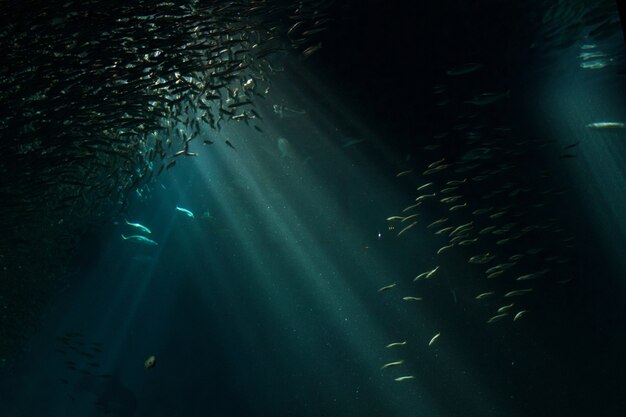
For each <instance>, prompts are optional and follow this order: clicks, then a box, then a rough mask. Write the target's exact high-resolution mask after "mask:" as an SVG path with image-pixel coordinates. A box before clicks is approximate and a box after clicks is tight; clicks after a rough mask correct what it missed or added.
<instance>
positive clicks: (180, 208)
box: [176, 206, 194, 218]
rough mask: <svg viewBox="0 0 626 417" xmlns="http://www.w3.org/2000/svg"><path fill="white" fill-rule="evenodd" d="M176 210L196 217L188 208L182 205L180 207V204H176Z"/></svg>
mask: <svg viewBox="0 0 626 417" xmlns="http://www.w3.org/2000/svg"><path fill="white" fill-rule="evenodd" d="M176 210H178V211H180V212H183V213H185V214H186V215H187V216H189V217H191V218H193V217H194V216H193V213H192V212H191V211H189V210H187V209H186V208H182V207H178V206H176Z"/></svg>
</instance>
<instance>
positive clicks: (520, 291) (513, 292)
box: [504, 288, 533, 298]
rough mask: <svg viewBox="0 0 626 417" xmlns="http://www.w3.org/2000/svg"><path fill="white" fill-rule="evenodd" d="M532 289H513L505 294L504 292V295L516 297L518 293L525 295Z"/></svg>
mask: <svg viewBox="0 0 626 417" xmlns="http://www.w3.org/2000/svg"><path fill="white" fill-rule="evenodd" d="M532 290H533V289H532V288H525V289H522V290H515V291H509V292H507V293H506V294H504V296H505V297H507V298H508V297H517V296H519V295H525V294H528V293H529V292H531V291H532Z"/></svg>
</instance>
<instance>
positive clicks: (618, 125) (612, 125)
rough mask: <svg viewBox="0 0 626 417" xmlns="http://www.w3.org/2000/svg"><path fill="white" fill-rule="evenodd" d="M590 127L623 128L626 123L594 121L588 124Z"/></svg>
mask: <svg viewBox="0 0 626 417" xmlns="http://www.w3.org/2000/svg"><path fill="white" fill-rule="evenodd" d="M587 127H588V128H590V129H623V128H624V127H626V124H625V123H623V122H594V123H589V124H588V125H587Z"/></svg>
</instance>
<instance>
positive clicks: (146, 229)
mask: <svg viewBox="0 0 626 417" xmlns="http://www.w3.org/2000/svg"><path fill="white" fill-rule="evenodd" d="M124 221H125V222H126V224H127V225H129V226H132V227H135V228H137V229H139V230H141V231H142V232H144V233H148V234H151V233H152V232H151V231H150V229H148V228H147V227H146V226H144V225H142V224H139V223H131V222H129V221H128V220H126V219H124Z"/></svg>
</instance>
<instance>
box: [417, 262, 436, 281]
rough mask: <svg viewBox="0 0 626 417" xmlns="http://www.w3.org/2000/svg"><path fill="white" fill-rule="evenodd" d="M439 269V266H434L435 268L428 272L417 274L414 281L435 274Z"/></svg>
mask: <svg viewBox="0 0 626 417" xmlns="http://www.w3.org/2000/svg"><path fill="white" fill-rule="evenodd" d="M438 270H439V266H436V267H434V268H433V269H431V270H429V271H426V272H422V273H421V274H419V275H418V276H416V277H415V278H414V279H413V281H419V280H420V279H428V278H430V277H432V276H434V275H435V273H436V272H437V271H438Z"/></svg>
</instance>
